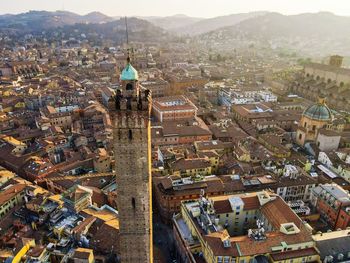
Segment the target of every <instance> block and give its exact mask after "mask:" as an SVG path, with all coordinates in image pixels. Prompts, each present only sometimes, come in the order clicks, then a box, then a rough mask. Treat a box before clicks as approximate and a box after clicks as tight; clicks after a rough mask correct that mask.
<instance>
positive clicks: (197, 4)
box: [0, 0, 350, 17]
mask: <svg viewBox="0 0 350 263" xmlns="http://www.w3.org/2000/svg"><path fill="white" fill-rule="evenodd" d="M63 9H64V10H66V11H72V12H76V13H79V14H86V13H89V12H91V11H100V12H102V13H105V14H107V15H110V16H125V15H127V16H132V15H137V16H153V15H154V16H168V15H174V14H186V15H189V16H196V17H214V16H220V15H227V14H232V13H240V12H249V11H258V10H266V11H276V12H280V13H283V14H297V13H304V12H318V11H330V12H333V13H335V14H338V15H346V16H350V0H0V13H1V14H4V13H21V12H26V11H28V10H49V11H55V10H63Z"/></svg>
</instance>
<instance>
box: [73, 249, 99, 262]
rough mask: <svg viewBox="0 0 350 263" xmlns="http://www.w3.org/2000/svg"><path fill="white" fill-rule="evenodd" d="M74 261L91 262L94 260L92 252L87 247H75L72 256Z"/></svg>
mask: <svg viewBox="0 0 350 263" xmlns="http://www.w3.org/2000/svg"><path fill="white" fill-rule="evenodd" d="M72 260H73V262H74V263H93V262H95V258H94V252H93V250H92V249H88V248H77V249H75V251H74V254H73V256H72Z"/></svg>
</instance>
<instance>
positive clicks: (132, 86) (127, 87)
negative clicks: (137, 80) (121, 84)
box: [126, 83, 134, 90]
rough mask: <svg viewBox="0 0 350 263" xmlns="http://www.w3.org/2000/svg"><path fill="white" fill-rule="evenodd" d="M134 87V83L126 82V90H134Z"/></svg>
mask: <svg viewBox="0 0 350 263" xmlns="http://www.w3.org/2000/svg"><path fill="white" fill-rule="evenodd" d="M133 89H134V85H132V83H128V84H126V90H133Z"/></svg>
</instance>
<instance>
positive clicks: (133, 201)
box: [131, 197, 136, 210]
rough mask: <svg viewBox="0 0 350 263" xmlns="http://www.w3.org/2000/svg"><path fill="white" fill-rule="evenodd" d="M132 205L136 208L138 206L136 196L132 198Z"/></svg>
mask: <svg viewBox="0 0 350 263" xmlns="http://www.w3.org/2000/svg"><path fill="white" fill-rule="evenodd" d="M131 205H132V208H133V209H134V210H135V208H136V201H135V198H134V197H133V198H131Z"/></svg>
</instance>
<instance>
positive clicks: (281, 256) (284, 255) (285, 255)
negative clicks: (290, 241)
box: [270, 247, 318, 261]
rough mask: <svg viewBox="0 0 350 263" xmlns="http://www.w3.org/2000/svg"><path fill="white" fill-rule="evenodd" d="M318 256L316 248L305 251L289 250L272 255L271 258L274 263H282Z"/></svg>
mask: <svg viewBox="0 0 350 263" xmlns="http://www.w3.org/2000/svg"><path fill="white" fill-rule="evenodd" d="M313 255H318V253H317V251H316V249H315V248H313V247H310V248H305V249H298V250H289V251H284V252H279V253H272V254H270V256H271V257H272V259H273V260H274V261H281V260H286V259H293V258H301V257H308V256H313Z"/></svg>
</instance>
